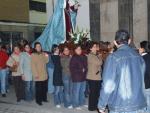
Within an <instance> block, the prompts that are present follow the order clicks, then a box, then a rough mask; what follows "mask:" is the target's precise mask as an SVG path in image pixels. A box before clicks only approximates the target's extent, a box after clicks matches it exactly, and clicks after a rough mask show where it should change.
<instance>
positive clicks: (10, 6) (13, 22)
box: [0, 0, 47, 44]
mask: <svg viewBox="0 0 150 113" xmlns="http://www.w3.org/2000/svg"><path fill="white" fill-rule="evenodd" d="M46 23H47V13H46V0H0V41H1V42H2V43H5V44H14V43H16V42H18V41H19V40H21V39H27V40H29V41H33V40H35V39H36V38H37V37H38V36H39V35H40V34H41V33H42V31H43V29H44V27H45V25H46Z"/></svg>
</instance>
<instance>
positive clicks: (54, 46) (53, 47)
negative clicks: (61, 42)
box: [52, 44, 59, 53]
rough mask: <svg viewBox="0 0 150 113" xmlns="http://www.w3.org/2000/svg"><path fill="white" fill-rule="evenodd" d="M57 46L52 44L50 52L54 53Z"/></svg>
mask: <svg viewBox="0 0 150 113" xmlns="http://www.w3.org/2000/svg"><path fill="white" fill-rule="evenodd" d="M57 48H59V46H58V45H57V44H54V45H52V53H54V52H55V51H56V49H57Z"/></svg>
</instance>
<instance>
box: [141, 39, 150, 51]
mask: <svg viewBox="0 0 150 113" xmlns="http://www.w3.org/2000/svg"><path fill="white" fill-rule="evenodd" d="M140 47H141V48H143V49H144V50H145V52H147V53H149V52H150V43H149V42H148V41H142V42H140Z"/></svg>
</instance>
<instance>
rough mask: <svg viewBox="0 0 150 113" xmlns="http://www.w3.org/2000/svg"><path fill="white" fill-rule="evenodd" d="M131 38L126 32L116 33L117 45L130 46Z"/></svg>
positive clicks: (119, 31)
mask: <svg viewBox="0 0 150 113" xmlns="http://www.w3.org/2000/svg"><path fill="white" fill-rule="evenodd" d="M129 38H130V35H129V33H128V31H126V30H118V31H117V32H116V36H115V41H116V42H117V44H119V45H120V44H128V40H129Z"/></svg>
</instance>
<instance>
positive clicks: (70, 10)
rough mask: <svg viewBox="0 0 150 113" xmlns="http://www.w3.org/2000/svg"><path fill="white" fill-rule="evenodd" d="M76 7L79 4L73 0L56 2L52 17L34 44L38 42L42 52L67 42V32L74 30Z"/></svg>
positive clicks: (68, 37)
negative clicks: (54, 45)
mask: <svg viewBox="0 0 150 113" xmlns="http://www.w3.org/2000/svg"><path fill="white" fill-rule="evenodd" d="M78 7H79V3H78V2H77V1H75V0H57V2H56V6H55V9H54V13H53V15H52V17H51V18H50V20H49V22H48V24H47V26H46V27H45V29H44V31H43V33H42V34H41V36H40V37H39V38H38V39H37V40H35V41H34V43H35V42H40V43H41V45H42V48H43V50H44V51H49V50H51V47H52V45H53V44H60V43H63V42H65V41H66V40H69V39H70V36H69V32H73V31H74V29H75V25H76V16H77V10H78Z"/></svg>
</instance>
